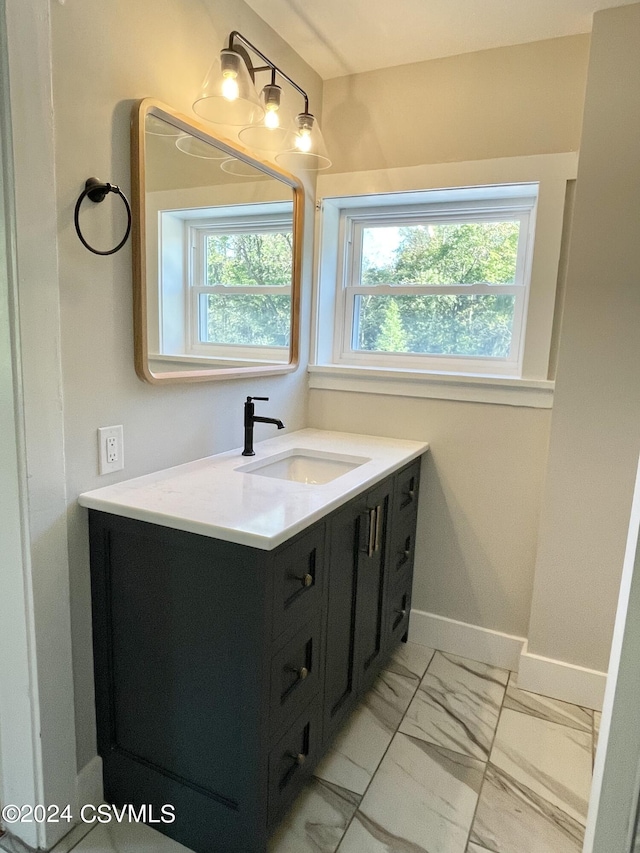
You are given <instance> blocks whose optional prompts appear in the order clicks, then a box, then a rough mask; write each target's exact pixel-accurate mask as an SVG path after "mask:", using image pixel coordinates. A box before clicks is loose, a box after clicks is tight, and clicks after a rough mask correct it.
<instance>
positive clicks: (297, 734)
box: [268, 702, 321, 826]
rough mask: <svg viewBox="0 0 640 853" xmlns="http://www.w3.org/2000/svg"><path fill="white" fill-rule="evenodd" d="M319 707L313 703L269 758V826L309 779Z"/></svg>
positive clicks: (317, 747) (316, 754) (317, 734)
mask: <svg viewBox="0 0 640 853" xmlns="http://www.w3.org/2000/svg"><path fill="white" fill-rule="evenodd" d="M320 727H321V705H320V703H319V702H312V703H311V705H310V706H309V707H308V708H306V709H305V711H304V713H303V714H302V715H301V716H300V717H299V718H298V719H297V720H296V721H295V723H294V724H293V725H292V726H291V728H290V729H289V730H288V732H287V733H286V735H285V736H284V737H283V738H281V740H279V741H278V743H277V744H276V746H275V747H274V748H273V749H272V750H271V753H270V755H269V806H268V808H269V818H268V822H269V825H270V826H273V824H274V823H275V822H276V821H277V820H278V819H279V818H280V817H281V815H282V813H283V812H284V810H285V809H286V808H287V806H288V805H289V804H290V803H291V801H292V800H293V799H294V797H295V796H296V795H297V794H298V792H299V791H300V788H301V787H302V785H303V784H304V783H305V781H306V780H307V779H308V778H309V776H311V774H312V772H313V768H314V767H315V765H316V762H317V760H318V757H319V751H320Z"/></svg>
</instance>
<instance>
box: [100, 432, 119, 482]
mask: <svg viewBox="0 0 640 853" xmlns="http://www.w3.org/2000/svg"><path fill="white" fill-rule="evenodd" d="M98 468H99V470H100V473H101V474H110V473H111V472H112V471H121V470H122V469H123V468H124V435H123V431H122V426H111V427H99V428H98Z"/></svg>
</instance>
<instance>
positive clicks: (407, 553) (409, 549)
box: [389, 518, 416, 584]
mask: <svg viewBox="0 0 640 853" xmlns="http://www.w3.org/2000/svg"><path fill="white" fill-rule="evenodd" d="M403 521H404V524H401V525H399V526H398V528H397V529H395V530H394V531H393V533H392V536H391V545H390V548H389V583H392V584H393V583H395V582H396V579H397V578H399V577H400V575H401V574H402V573H403V572H409V571H411V569H412V568H413V560H414V556H415V548H416V522H415V518H409V519H406V518H405V519H403Z"/></svg>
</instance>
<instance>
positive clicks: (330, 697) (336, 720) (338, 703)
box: [324, 499, 367, 741]
mask: <svg viewBox="0 0 640 853" xmlns="http://www.w3.org/2000/svg"><path fill="white" fill-rule="evenodd" d="M365 509H366V506H365V502H364V500H363V499H360V500H356V501H352V502H351V503H349V504H347V505H346V506H345V507H343V508H342V509H340V510H338V511H337V512H336V513H335V514H334V515H333V516H332V517H331V521H330V528H329V546H328V551H329V596H328V608H327V609H328V613H327V633H326V637H327V641H326V653H325V661H326V664H325V671H326V677H325V717H324V739H325V741H326V740H329V739H330V738H331V737H332V736H333V734H334V733H335V731H336V729H337V728H338V727H339V726H340V724H341V723H342V721H343V720H344V719H345V717H346V716H347V715H348V714H349V713H350V712H351V710H352V709H353V707H354V706H355V703H356V701H357V695H358V694H357V690H358V679H357V670H356V610H357V608H356V602H357V593H358V559H359V553H358V549H359V543H360V539H361V533H362V536H364V535H365V534H364V527H366V524H364V522H365V520H366V518H367V515H366V512H365Z"/></svg>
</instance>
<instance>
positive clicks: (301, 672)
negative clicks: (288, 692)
mask: <svg viewBox="0 0 640 853" xmlns="http://www.w3.org/2000/svg"><path fill="white" fill-rule="evenodd" d="M285 669H286V671H287V672H295V674H296V675H297V676H298V681H304V680H305V678H306V677H307V676H308V675H309V670H308V669H307V667H306V666H301V667H297V666H287V667H285Z"/></svg>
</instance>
